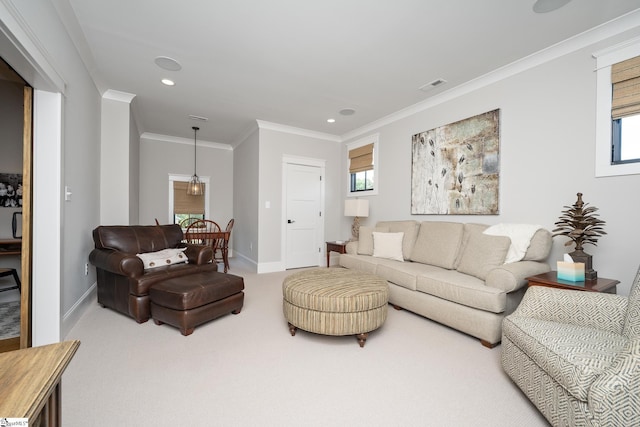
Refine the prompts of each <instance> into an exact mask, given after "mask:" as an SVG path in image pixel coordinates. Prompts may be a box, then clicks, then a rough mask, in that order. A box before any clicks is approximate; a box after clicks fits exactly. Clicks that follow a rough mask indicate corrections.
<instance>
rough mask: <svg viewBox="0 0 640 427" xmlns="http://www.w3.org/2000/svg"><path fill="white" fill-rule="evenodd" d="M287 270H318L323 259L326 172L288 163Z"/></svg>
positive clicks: (313, 167) (317, 168)
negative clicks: (324, 173)
mask: <svg viewBox="0 0 640 427" xmlns="http://www.w3.org/2000/svg"><path fill="white" fill-rule="evenodd" d="M285 167H286V168H287V169H286V177H287V179H286V216H285V217H286V224H285V227H286V245H287V247H286V260H285V268H287V269H289V268H300V267H310V266H318V265H319V261H320V258H321V254H320V251H321V242H320V230H322V223H323V222H322V221H323V218H322V215H323V214H322V211H321V209H322V208H321V207H322V203H321V202H322V200H321V199H322V173H321V172H322V170H321V168H320V167H317V166H307V165H298V164H291V163H287V164H286V165H285Z"/></svg>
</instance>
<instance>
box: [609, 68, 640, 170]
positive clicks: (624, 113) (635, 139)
mask: <svg viewBox="0 0 640 427" xmlns="http://www.w3.org/2000/svg"><path fill="white" fill-rule="evenodd" d="M611 84H612V98H611V120H612V121H611V147H612V150H611V153H612V159H611V161H612V163H614V164H617V163H629V162H640V56H636V57H635V58H631V59H627V60H626V61H622V62H618V63H616V64H613V65H612V67H611Z"/></svg>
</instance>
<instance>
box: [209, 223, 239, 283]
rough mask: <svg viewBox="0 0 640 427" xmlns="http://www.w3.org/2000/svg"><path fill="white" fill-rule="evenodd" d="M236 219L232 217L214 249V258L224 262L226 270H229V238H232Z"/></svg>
mask: <svg viewBox="0 0 640 427" xmlns="http://www.w3.org/2000/svg"><path fill="white" fill-rule="evenodd" d="M234 222H235V220H234V219H233V218H231V219H230V220H229V222H228V223H227V228H226V229H225V230H224V235H223V236H222V237H221V238H220V241H219V242H218V244H217V245H216V248H215V249H214V251H213V259H214V260H215V261H216V262H221V263H223V264H224V272H225V273H226V272H227V270H229V239H231V229H232V228H233V224H234Z"/></svg>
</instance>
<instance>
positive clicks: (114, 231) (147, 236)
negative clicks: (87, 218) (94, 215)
mask: <svg viewBox="0 0 640 427" xmlns="http://www.w3.org/2000/svg"><path fill="white" fill-rule="evenodd" d="M182 239H183V234H182V229H181V228H180V226H179V225H178V224H169V225H106V226H105V225H101V226H99V227H96V228H95V229H94V230H93V241H94V243H95V247H96V249H113V250H116V251H120V252H124V253H127V254H131V255H135V254H138V253H145V252H155V251H159V250H162V249H167V248H176V247H178V246H180V244H181V243H180V242H181V241H182Z"/></svg>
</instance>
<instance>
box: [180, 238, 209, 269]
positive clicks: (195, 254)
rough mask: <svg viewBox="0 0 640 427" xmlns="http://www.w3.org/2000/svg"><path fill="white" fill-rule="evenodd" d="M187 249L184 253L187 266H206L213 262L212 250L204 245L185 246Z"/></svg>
mask: <svg viewBox="0 0 640 427" xmlns="http://www.w3.org/2000/svg"><path fill="white" fill-rule="evenodd" d="M185 246H186V247H187V249H186V250H185V251H184V253H185V255H187V258H188V259H189V264H196V265H202V264H208V263H210V262H211V260H213V248H212V247H211V246H206V245H192V244H188V243H187V244H186V245H185Z"/></svg>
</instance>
